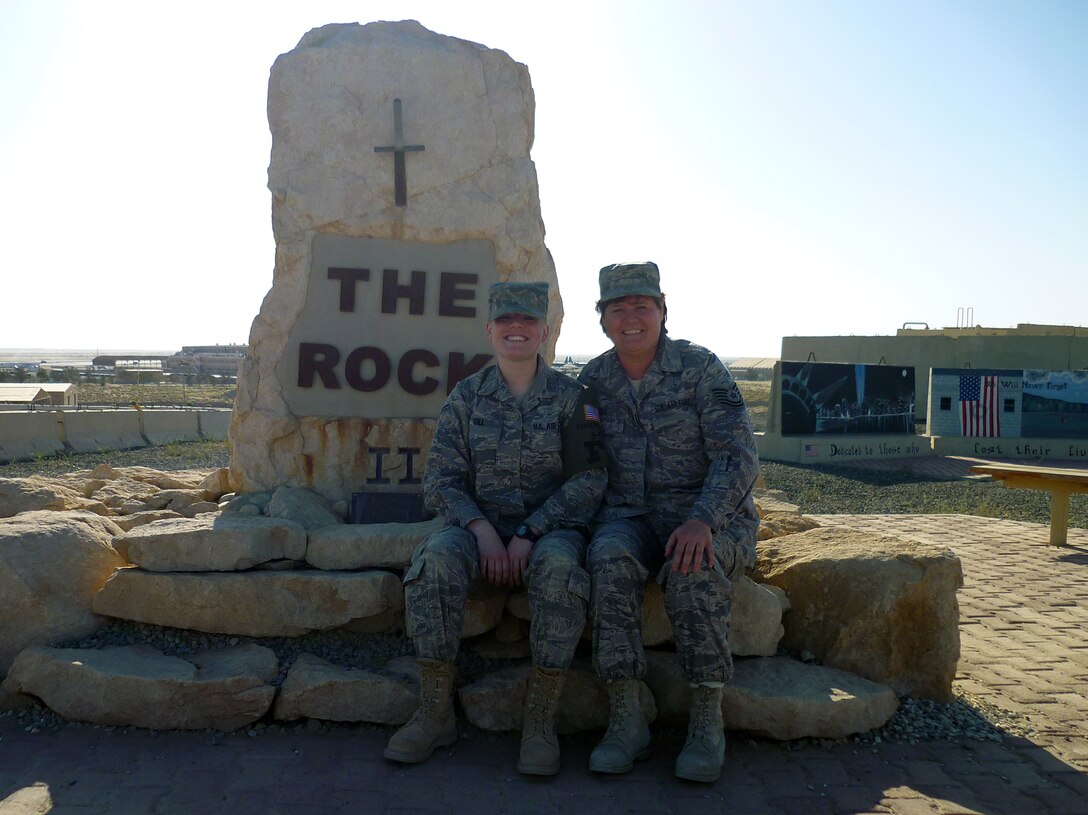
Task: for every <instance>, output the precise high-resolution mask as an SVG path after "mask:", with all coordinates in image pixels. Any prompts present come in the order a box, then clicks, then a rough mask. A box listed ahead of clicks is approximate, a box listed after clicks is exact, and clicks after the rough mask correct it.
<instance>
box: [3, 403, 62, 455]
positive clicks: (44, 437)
mask: <svg viewBox="0 0 1088 815" xmlns="http://www.w3.org/2000/svg"><path fill="white" fill-rule="evenodd" d="M63 449H64V443H63V442H62V441H61V428H60V425H59V418H58V416H57V414H56V413H54V412H53V411H41V410H35V411H28V410H18V411H10V412H0V463H7V462H9V461H26V460H29V459H32V458H34V457H35V456H51V455H54V454H56V453H59V452H60V451H61V450H63Z"/></svg>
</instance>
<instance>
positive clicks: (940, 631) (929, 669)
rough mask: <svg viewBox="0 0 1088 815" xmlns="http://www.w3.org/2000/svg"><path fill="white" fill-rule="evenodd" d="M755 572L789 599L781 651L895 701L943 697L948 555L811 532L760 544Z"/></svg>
mask: <svg viewBox="0 0 1088 815" xmlns="http://www.w3.org/2000/svg"><path fill="white" fill-rule="evenodd" d="M756 571H757V572H758V574H759V575H760V579H762V580H763V581H765V582H767V583H772V584H774V585H777V586H780V587H781V588H782V589H784V590H785V591H786V593H787V595H789V599H790V602H791V604H792V606H793V607H792V610H791V611H790V612H789V613H788V614H787V615H785V617H784V619H783V623H784V625H785V629H786V631H785V636H784V637H783V640H782V644H783V645H784V646H785V647H786V648H788V649H789V650H790V651H791V652H793V653H800V652H801V651H802V650H808V651H811V652H812V653H813V654H814V655H815V657H816V658H817V659H818V660H819V661H820V662H822V663H823V664H824V665H826V666H829V667H833V668H842V669H843V670H847V671H850V672H851V673H855V674H858V675H859V676H863V677H865V678H867V679H871V680H873V681H874V682H880V683H881V684H885V685H888V686H890V687H891V688H892V689H893V690H895V692H896V693H897V694H899V695H900V696H920V697H925V698H929V699H934V700H936V701H939V702H948V701H951V699H952V680H953V678H954V677H955V675H956V662H957V660H958V659H959V652H960V638H959V604H958V603H957V601H956V590H957V589H958V588H960V587H961V586H962V585H963V572H962V569H961V566H960V561H959V558H958V557H956V555H955V554H954V553H953V552H952V551H951V550H950V549H941V548H938V547H935V546H929V545H926V544H921V543H917V542H914V541H910V540H905V539H900V538H895V537H890V536H886V535H883V536H882V535H874V534H872V533H869V532H862V531H858V530H853V529H849V528H843V527H839V528H821V529H813V530H811V531H808V532H801V533H799V534H796V535H788V536H786V537H784V538H776V539H775V540H774V541H771V542H769V543H767V544H764V545H762V546H761V547H760V549H759V558H758V562H757V564H756Z"/></svg>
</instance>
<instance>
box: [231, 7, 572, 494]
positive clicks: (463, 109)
mask: <svg viewBox="0 0 1088 815" xmlns="http://www.w3.org/2000/svg"><path fill="white" fill-rule="evenodd" d="M533 115H534V102H533V90H532V86H531V85H530V82H529V73H528V70H527V69H526V67H525V66H524V65H521V64H519V63H517V62H514V61H513V60H512V59H511V58H510V57H509V56H507V55H506V54H505V53H503V52H502V51H497V50H494V49H490V48H486V47H484V46H482V45H477V44H476V43H472V42H468V41H465V40H459V39H455V38H452V37H446V36H442V35H439V34H436V33H434V32H431V31H428V30H427V29H426V28H424V27H423V26H421V25H420V24H419V23H417V22H414V21H404V22H395V23H385V22H380V23H371V24H368V25H363V26H360V25H358V24H347V25H327V26H323V27H321V28H318V29H314V30H313V31H310V32H309V33H308V34H306V35H305V36H304V37H303V38H302V39H301V40H300V41H299V44H298V46H297V47H296V48H295V49H294V50H292V51H290V52H289V53H287V54H283V55H281V56H280V57H279V58H278V59H277V60H276V62H275V64H274V65H273V67H272V72H271V77H270V80H269V91H268V119H269V125H270V127H271V130H272V160H271V166H270V167H269V174H268V175H269V182H268V185H269V189H270V190H271V192H272V224H273V230H274V233H275V239H276V263H275V273H274V276H273V282H272V288H271V290H270V291H269V292H268V294H267V295H266V296H265V299H264V302H263V304H262V306H261V310H260V314H258V316H257V318H256V319H255V320H254V322H253V326H252V329H251V332H250V340H249V350H248V354H247V356H246V360H245V362H244V364H243V365H242V368H241V371H240V372H239V378H238V394H237V397H236V400H235V406H234V416H233V419H232V421H231V428H230V438H231V442H232V448H233V453H232V456H233V457H232V463H231V482H232V484H233V486H234V487H235V489H237V490H238V491H239V492H260V491H267V490H272V489H275V488H277V487H280V486H295V487H308V488H311V489H313V490H315V491H316V492H318V493H320V494H322V495H324V496H325V497H326V498H328V499H329V500H330V501H332V502H334V503H335V502H337V501H346V500H348V498H349V496H350V495H351V494H352V493H357V492H364V493H392V494H393V495H391V496H390V498H391V499H392V498H393V497H397V496H399V497H401V498H404V497H406V494H407V496H412V495H414V496H415V501H416V503H417V504H418V496H419V493H420V490H421V476H422V473H423V466H424V462H425V458H426V454H427V450H428V448H429V446H430V441H431V436H432V433H433V428H434V419H435V417H436V416H437V415H438V411H439V410H440V408H441V406H442V403H443V401H444V399H445V397H446V395H447V394H448V393H449V391H450V390H451V389H452V388H453V386H454V385H455V384H456V383H457V381H458V380H459V379H461V378H463V377H465V376H468V375H469V374H471V373H473V372H475V371H477V370H479V369H480V368H482V367H483V366H484V365H486V364H488V362H489V361H490V359H491V348H490V345H489V344H488V342H487V340H486V338H485V336H484V332H483V323H484V320H485V319H486V317H487V289H488V286H489V285H490V284H491V283H493V282H495V281H499V280H535V281H547V282H548V283H550V284H551V285H552V303H551V309H550V316H549V322H550V323H551V326H550V327H551V344H550V345H549V347H548V355H549V361H550V358H551V355H552V354H553V353H554V342H555V338H556V337H557V335H558V328H559V323H560V321H561V318H562V305H561V302H560V299H559V291H558V285H557V281H556V275H555V267H554V264H553V263H552V259H551V255H550V254H549V252H548V250H547V248H546V247H545V246H544V224H543V222H542V220H541V216H540V204H539V198H538V191H537V179H536V168H535V167H534V165H533V162H532V161H531V160H530V158H529V148H530V147H531V145H532V142H533Z"/></svg>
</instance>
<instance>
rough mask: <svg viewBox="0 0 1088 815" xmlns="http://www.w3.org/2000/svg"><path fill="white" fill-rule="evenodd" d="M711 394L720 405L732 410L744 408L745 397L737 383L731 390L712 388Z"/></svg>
mask: <svg viewBox="0 0 1088 815" xmlns="http://www.w3.org/2000/svg"><path fill="white" fill-rule="evenodd" d="M710 393H711V395H712V396H713V397H714V400H715V401H716V402H717V403H718V404H719V405H725V406H726V407H731V408H739V407H744V397H742V396H741V395H740V388H738V387H737V383H736V382H734V383H733V387H731V388H711V389H710Z"/></svg>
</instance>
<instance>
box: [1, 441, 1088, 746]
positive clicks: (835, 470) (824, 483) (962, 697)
mask: <svg viewBox="0 0 1088 815" xmlns="http://www.w3.org/2000/svg"><path fill="white" fill-rule="evenodd" d="M103 463H108V464H110V465H112V466H115V467H117V466H127V465H141V466H147V467H153V468H156V469H160V470H167V471H169V470H190V469H215V468H218V467H226V466H229V464H230V449H229V446H228V444H227V443H226V442H195V443H178V444H170V445H166V446H164V447H152V448H142V449H137V450H127V451H119V452H102V453H83V454H64V455H61V456H58V457H49V458H43V459H39V460H36V461H32V462H20V463H14V464H8V465H3V466H0V478H19V477H25V476H28V475H46V476H49V475H59V474H62V473H66V472H71V471H73V470H83V469H92V468H94V467H96V466H98V465H99V464H103ZM762 469H763V477H764V481H765V483H766V486H767V488H769V489H775V490H781V491H783V492H785V493H786V494H787V495H788V496H789V500H790V501H792V502H793V503H795V504H798V505H799V506H800V508H801V511H802V512H804V513H806V514H836V513H858V514H868V513H886V514H898V513H946V512H949V513H966V514H974V515H983V516H988V517H1000V518H1009V519H1013V520H1020V521H1035V522H1039V523H1047V522H1048V521H1049V517H1050V510H1049V502H1048V498H1047V496H1046V495H1045V494H1043V493H1036V492H1032V491H1028V490H1014V489H1008V488H1005V487H1002V486H1000V485H998V484H995V483H993V482H987V481H980V480H977V479H953V480H938V479H933V478H927V477H924V476H920V475H919V474H917V473H914V472H912V471H911V470H910V469H909V467H906V466H905V467H903V468H902V469H901V470H898V471H897V470H868V469H864V468H859V467H831V466H804V467H802V466H799V465H791V464H783V463H777V462H763V464H762ZM874 488H879V489H874ZM1086 498H1088V497H1086V496H1073V500H1072V503H1071V507H1070V525H1071V526H1075V527H1085V528H1088V500H1086ZM241 642H256V643H258V644H260V645H264V646H266V647H268V648H271V649H272V650H273V651H274V652H275V653H276V655H277V656H278V657H279V659H280V675H279V677H278V678H277V680H276V682H275V684H279V683H280V682H282V681H283V678H284V676H285V675H286V673H287V670H288V668H289V667H290V666H291V664H292V663H293V662H294V660H295V658H296V657H297V656H298V655H299V654H300V653H303V652H309V653H313V654H316V655H317V656H320V657H322V658H323V659H326V660H328V661H330V662H333V663H335V664H340V665H345V666H350V667H355V668H378V667H380V666H381V665H383V664H384V663H385V662H387V661H388V660H389V659H392V658H393V657H397V656H403V655H410V654H412V653H413V651H412V647H411V643H410V642H409V641H408V640H407V639H406V638H405V637H404V635H403V632H401V631H393V632H387V633H382V634H353V633H348V632H341V631H333V632H315V633H311V634H309V635H306V636H303V637H294V638H251V637H238V636H226V635H218V634H203V633H200V632H194V631H186V630H183V629H173V628H164V627H161V626H153V625H146V624H143V623H135V622H129V621H123V620H111V621H110V622H109V623H108V624H107V625H106V626H105V627H103V628H102V629H101V630H99V631H98V632H97V633H95V634H94V635H92V636H90V637H87V638H85V639H83V640H80V641H78V642H70V643H64V644H63V645H65V646H67V647H81V648H99V647H103V646H106V645H130V644H139V643H144V644H148V645H151V646H153V647H154V648H157V649H158V650H160V651H163V652H164V653H167V654H172V655H178V656H184V655H186V654H191V653H193V652H195V651H200V650H204V649H207V648H221V647H226V646H228V645H237V644H239V643H241ZM510 664H512V663H510V662H508V661H502V660H490V659H483V658H480V657H478V656H476V655H475V654H474V653H473V652H472V651H471V649H468V648H462V649H461V653H460V654H459V656H458V670H459V672H460V674H461V678H462V680H463V681H472V680H474V679H475V678H477V677H479V676H483V675H484V674H486V673H489V672H491V671H493V670H496V669H497V668H501V667H506V666H508V665H510ZM8 717H14V718H15V719H16V721H17V722H18V723H19V724H20V725H21V726H22V727H23V728H24V729H25V730H26V731H27V732H44V731H47V730H56V729H59V728H61V727H66V726H70V725H72V724H75V723H70V722H67V721H66V720H64V719H63V718H62V717H60V716H58V715H57V714H56V713H54V712H53V711H50V710H49V709H47V708H45V707H43V706H41V705H38V704H35V705H33V706H31V707H28V708H23V709H21V710H17V711H7V712H3V713H0V718H8ZM464 727H466V728H467V729H468V730H469V731H471V730H472V728H470V727H468V726H467V725H465V726H464ZM126 729H127V728H105V730H107V731H111V732H112V731H124V730H126ZM302 729H307V730H313V729H318V730H321V731H329V730H346V731H351V730H360V729H362V730H388V729H389V728H382V727H380V726H377V725H343V724H335V723H329V722H307V723H300V724H290V725H281V724H277V723H271V722H267V723H261V724H258V725H256V726H255V727H253V728H251V729H250V730H249V735H251V736H256V735H261V734H264V733H276V732H282V731H288V730H302ZM1032 732H1033V731H1032V727H1031V722H1030V720H1029V719H1028V718H1027V717H1025V716H1024V715H1022V714H1018V713H1013V712H1011V711H1008V710H1004V709H1001V708H999V707H996V706H994V705H993V704H991V703H989V702H986V701H984V700H981V699H978V698H974V697H972V696H969V695H967V694H964V693H961V692H957V694H956V697H955V700H954V701H953V702H951V703H949V704H939V703H936V702H932V701H929V700H925V699H911V698H906V699H903V700H901V704H900V706H899V709H898V711H897V712H896V714H895V715H894V716H893V717H892V719H891V720H890V721H889V722H888V723H887V724H886V725H885V726H884V727H881V728H879V729H877V730H873V731H870V732H868V733H864V734H860V735H858V736H854V737H852V738H851V739H848V740H844V741H850V742H852V743H857V744H863V745H876V744H881V743H887V742H894V743H908V744H916V743H918V742H920V741H926V740H948V741H964V740H977V741H1000V740H1001V739H1002V738H1003V737H1004V736H1026V735H1030V734H1031V733H1032ZM477 735H480V734H477ZM835 743H837V742H835V741H834V740H827V739H799V740H797V741H795V742H789V743H785V744H784V747H786V748H787V749H797V748H799V747H801V746H803V745H805V744H818V745H821V746H824V747H829V746H832V745H834V744H835Z"/></svg>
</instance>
